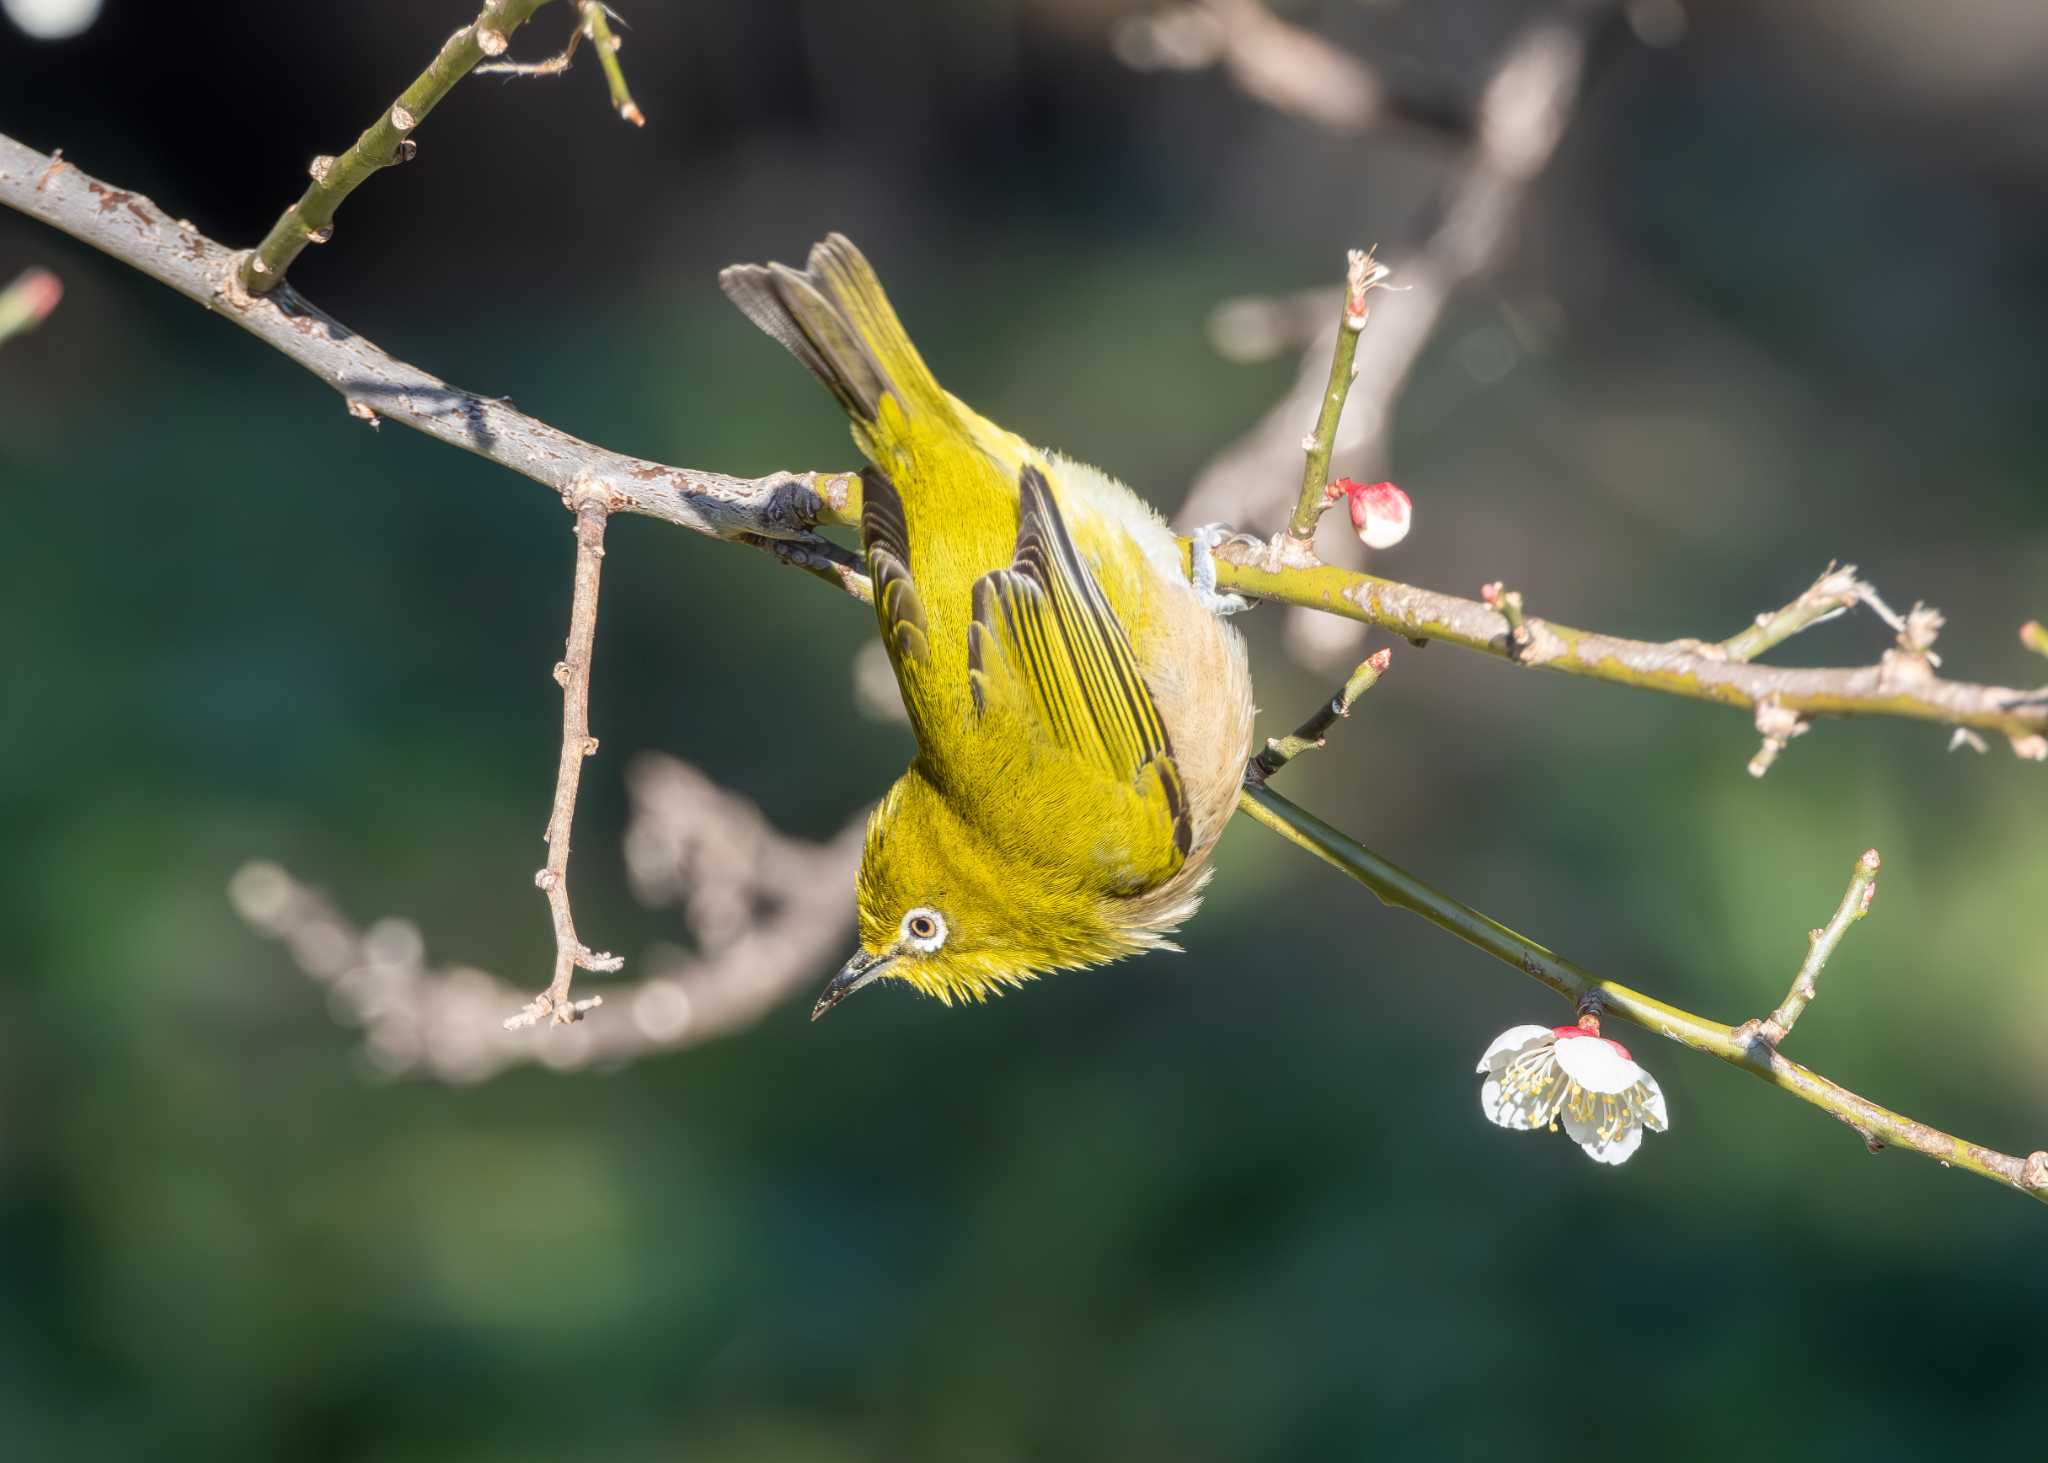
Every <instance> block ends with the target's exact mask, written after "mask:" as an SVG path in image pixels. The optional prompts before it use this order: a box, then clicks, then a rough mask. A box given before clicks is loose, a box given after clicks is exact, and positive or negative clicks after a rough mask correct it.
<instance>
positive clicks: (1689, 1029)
mask: <svg viewBox="0 0 2048 1463" xmlns="http://www.w3.org/2000/svg"><path fill="white" fill-rule="evenodd" d="M1238 807H1239V808H1240V809H1241V810H1242V811H1243V812H1245V813H1246V814H1248V815H1249V816H1251V817H1252V818H1253V819H1254V820H1256V821H1257V822H1260V823H1262V824H1264V825H1265V826H1266V827H1268V828H1270V829H1272V830H1273V831H1274V832H1275V833H1278V834H1279V835H1280V836H1281V837H1282V838H1285V839H1287V840H1288V841H1289V842H1290V843H1293V844H1295V845H1296V846H1298V847H1300V848H1304V849H1307V850H1308V851H1309V852H1310V853H1312V854H1314V855H1315V856H1316V857H1317V858H1320V859H1321V860H1323V861H1324V862H1325V863H1327V864H1329V865H1330V866H1331V867H1333V868H1336V869H1339V870H1341V871H1343V872H1344V873H1346V874H1349V875H1350V876H1351V877H1352V878H1354V879H1356V880H1357V881H1358V882H1359V883H1361V884H1363V885H1364V886H1365V887H1366V888H1368V889H1370V890H1372V892H1373V893H1374V894H1376V895H1378V896H1379V898H1380V901H1381V902H1382V903H1384V904H1388V905H1392V906H1394V907H1396V908H1399V909H1406V910H1408V911H1410V912H1411V913H1414V914H1419V915H1421V916H1422V917H1423V918H1424V919H1426V920H1428V921H1429V922H1430V923H1431V924H1433V925H1435V926H1436V927H1437V928H1438V929H1441V930H1443V931H1445V932H1446V933H1448V934H1452V935H1455V936H1457V937H1458V938H1459V939H1461V940H1463V941H1465V943H1467V944H1468V945H1472V946H1473V947H1475V948H1477V949H1479V950H1483V951H1485V952H1486V953H1487V954H1488V955H1491V956H1493V957H1494V958H1495V959H1496V960H1500V961H1503V962H1505V963H1506V964H1508V965H1511V966H1513V967H1514V968H1515V969H1517V970H1519V971H1521V972H1522V973H1523V974H1524V975H1527V976H1529V977H1530V978H1531V979H1533V980H1536V981H1540V982H1541V983H1542V984H1544V985H1547V986H1549V987H1550V988H1551V989H1552V990H1554V991H1556V992H1557V993H1558V994H1559V995H1561V996H1563V997H1565V998H1566V999H1567V1000H1570V1001H1573V1002H1574V1003H1578V1004H1579V1008H1580V1009H1585V1005H1584V1003H1585V1002H1586V1001H1587V1000H1588V999H1589V998H1597V999H1598V1001H1599V1009H1600V1010H1602V1011H1603V1012H1605V1013H1607V1014H1609V1015H1614V1016H1619V1017H1620V1018H1621V1019H1622V1020H1624V1021H1629V1022H1633V1023H1634V1024H1635V1025H1637V1026H1640V1027H1642V1028H1643V1029H1644V1030H1645V1031H1649V1032H1653V1033H1655V1034H1656V1035H1658V1036H1662V1037H1666V1038H1668V1039H1669V1040H1672V1041H1675V1042H1678V1043H1679V1044H1680V1045H1682V1046H1689V1047H1691V1048H1692V1049H1693V1050H1694V1051H1699V1052H1705V1053H1706V1054H1707V1055H1709V1056H1713V1057H1719V1058H1720V1059H1721V1060H1722V1061H1724V1062H1727V1063H1729V1064H1730V1065H1731V1066H1736V1067H1740V1068H1742V1069H1743V1070H1744V1071H1746V1072H1748V1073H1750V1074H1751V1075H1753V1076H1756V1077H1760V1078H1762V1079H1763V1080H1764V1081H1766V1082H1768V1083H1770V1084H1771V1085H1772V1086H1773V1087H1776V1088H1779V1089H1780V1090H1782V1091H1785V1092H1789V1093H1791V1094H1792V1095H1793V1096H1794V1097H1797V1098H1799V1099H1800V1100H1801V1101H1803V1102H1810V1103H1812V1104H1813V1105H1814V1106H1815V1107H1818V1108H1820V1109H1821V1110H1822V1111H1823V1112H1827V1113H1830V1114H1832V1115H1833V1116H1835V1117H1837V1118H1839V1119H1841V1121H1842V1122H1844V1123H1847V1124H1848V1125H1849V1126H1850V1127H1852V1128H1854V1129H1855V1130H1856V1131H1857V1132H1858V1133H1859V1134H1862V1135H1864V1136H1865V1138H1866V1141H1867V1140H1870V1139H1875V1140H1877V1141H1879V1142H1882V1143H1885V1144H1889V1145H1890V1146H1892V1147H1894V1148H1910V1149H1911V1150H1912V1151H1913V1152H1915V1153H1920V1154H1924V1155H1925V1156H1926V1157H1928V1158H1932V1159H1934V1160H1935V1161H1936V1162H1938V1163H1941V1164H1943V1165H1945V1166H1949V1167H1954V1168H1960V1169H1964V1170H1967V1171H1968V1172H1970V1173H1974V1174H1978V1175H1980V1176H1982V1177H1984V1178H1988V1179H1991V1180H1993V1181H1994V1182H1997V1183H2001V1184H2005V1185H2007V1186H2008V1187H2010V1188H2014V1189H2017V1190H2019V1191H2020V1192H2021V1193H2023V1194H2028V1195H2031V1196H2032V1197H2033V1198H2034V1199H2036V1200H2038V1201H2040V1202H2042V1203H2044V1204H2048V1151H2042V1152H2036V1153H2032V1154H2029V1155H2028V1156H2026V1157H2025V1158H2021V1157H2017V1156H2015V1155H2013V1154H2010V1153H2001V1152H1999V1151H1998V1150H1996V1149H1993V1148H1986V1147H1983V1146H1982V1145H1980V1144H1976V1143H1971V1142H1968V1141H1966V1140H1965V1139H1962V1138H1958V1137H1956V1136H1955V1135H1953V1134H1951V1133H1945V1132H1942V1131H1941V1130H1940V1129H1939V1128H1934V1127H1930V1126H1929V1125H1928V1124H1926V1123H1922V1122H1919V1121H1917V1120H1916V1119H1913V1118H1909V1117H1906V1116H1905V1115H1903V1114H1901V1113H1896V1112H1893V1111H1891V1110H1890V1109H1889V1108H1884V1107H1880V1106H1878V1105H1877V1104H1876V1103H1874V1102H1872V1101H1871V1100H1870V1099H1869V1098H1867V1097H1863V1096H1861V1095H1859V1094H1857V1093H1854V1092H1851V1091H1850V1090H1849V1089H1848V1088H1846V1087H1843V1086H1841V1085H1840V1084H1839V1083H1836V1082H1832V1081H1830V1080H1829V1079H1828V1078H1826V1077H1823V1076H1821V1075H1820V1074H1819V1073H1817V1072H1814V1071H1812V1070H1810V1069H1808V1068H1806V1067H1803V1066H1801V1065H1800V1064H1799V1063H1797V1062H1794V1061H1789V1060H1787V1059H1786V1058H1785V1057H1783V1056H1781V1055H1780V1054H1779V1053H1778V1051H1777V1049H1776V1048H1775V1047H1773V1046H1771V1045H1770V1044H1769V1043H1767V1042H1758V1041H1753V1040H1749V1039H1747V1038H1745V1037H1744V1036H1743V1035H1741V1034H1740V1033H1739V1032H1738V1031H1737V1030H1736V1029H1735V1028H1731V1027H1727V1026H1723V1025H1722V1024H1721V1023H1719V1022H1718V1021H1710V1020H1708V1019H1707V1018H1706V1017H1704V1016H1695V1015H1694V1014H1693V1013H1692V1012H1690V1011H1685V1010H1681V1009H1680V1008H1678V1007H1676V1006H1671V1005H1667V1004H1665V1003H1664V1002H1662V1001H1659V1000H1657V999H1656V998H1655V997H1653V996H1647V995H1644V994H1643V993H1642V992H1641V991H1637V990H1631V989H1630V988H1629V987H1627V986H1625V985H1621V984H1619V983H1618V982H1615V981H1611V980H1602V979H1601V978H1600V977H1598V976H1596V975H1594V974H1593V973H1592V972H1590V971H1588V970H1586V969H1584V968H1582V967H1580V966H1578V965H1574V964H1573V963H1572V962H1571V961H1569V960H1566V959H1565V958H1564V957H1562V956H1560V955H1556V954H1553V953H1552V952H1551V951H1549V950H1547V949H1545V948H1544V947H1543V946H1541V945H1539V944H1537V943H1536V942H1535V941H1534V940H1531V939H1528V938H1526V937H1524V936H1522V935H1518V934H1516V933H1515V932H1514V931H1513V930H1511V929H1509V928H1508V927H1507V926H1505V925H1503V924H1501V923H1500V922H1499V921H1497V920H1492V919H1489V918H1487V917H1486V916H1485V915H1483V914H1481V913H1480V912H1479V911H1478V910H1476V909H1473V908H1472V907H1471V906H1470V905H1467V904H1462V903H1460V902H1459V901H1458V900H1456V899H1453V898H1451V896H1450V895H1448V894H1446V893H1444V892H1443V891H1442V890H1440V889H1436V888H1433V887H1431V886H1430V885H1428V884H1425V883H1424V882H1423V881H1422V880H1420V879H1418V878H1416V877H1415V876H1414V875H1413V874H1410V873H1408V872H1407V871H1405V870H1403V869H1400V868H1397V867H1396V866H1395V865H1393V864H1391V863H1389V862H1388V861H1387V860H1386V859H1384V858H1381V857H1380V856H1379V855H1378V854H1376V853H1374V852H1372V850H1370V849H1368V848H1366V847H1364V846H1363V845H1362V844H1360V843H1359V842H1357V840H1355V839H1353V838H1350V837H1348V836H1347V835H1345V834H1343V833H1341V832H1339V831H1338V830H1337V829H1335V828H1333V827H1331V826H1330V825H1329V824H1328V823H1325V822H1324V821H1323V820H1322V819H1320V818H1318V817H1316V816H1315V815H1314V814H1313V813H1310V812H1308V811H1307V810H1305V809H1303V808H1301V807H1298V806H1296V805H1295V804H1294V803H1292V802H1290V801H1288V800H1287V799H1286V798H1284V797H1282V796H1280V794H1278V793H1276V792H1274V791H1273V790H1272V789H1271V788H1270V787H1265V786H1258V785H1249V784H1248V785H1247V786H1246V787H1245V788H1244V789H1243V790H1242V791H1241V792H1240V793H1239V794H1238Z"/></svg>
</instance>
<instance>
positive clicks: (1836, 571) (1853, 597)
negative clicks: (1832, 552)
mask: <svg viewBox="0 0 2048 1463" xmlns="http://www.w3.org/2000/svg"><path fill="white" fill-rule="evenodd" d="M1859 604H1864V605H1869V606H1870V608H1871V610H1872V611H1873V612H1874V613H1875V614H1876V615H1877V617H1878V618H1879V619H1881V620H1883V621H1884V622H1885V623H1886V624H1887V625H1890V626H1891V627H1892V628H1893V629H1894V630H1903V629H1904V628H1905V621H1904V620H1902V619H1901V618H1900V617H1899V616H1898V615H1896V614H1894V613H1893V612H1892V609H1891V607H1890V606H1889V605H1887V604H1886V603H1885V602H1884V601H1883V600H1882V599H1880V598H1878V594H1877V591H1876V590H1875V589H1873V588H1872V587H1871V586H1870V585H1868V584H1866V583H1864V582H1863V581H1862V580H1861V579H1859V578H1857V577H1856V566H1855V565H1854V564H1843V565H1840V566H1839V567H1838V566H1836V565H1834V564H1830V565H1828V567H1827V568H1826V569H1825V570H1823V571H1822V572H1821V576H1820V578H1818V579H1816V580H1814V581H1813V583H1812V584H1811V585H1809V586H1808V587H1807V589H1806V590H1805V592H1804V593H1802V594H1801V595H1800V596H1799V598H1797V599H1795V600H1793V601H1792V603H1790V604H1788V605H1786V606H1785V607H1784V608H1783V609H1781V610H1773V611H1771V612H1770V613H1768V614H1761V615H1758V616H1757V617H1756V622H1755V623H1754V624H1752V625H1751V626H1750V627H1749V628H1748V629H1746V630H1742V631H1739V632H1738V633H1736V634H1734V635H1730V636H1729V637H1728V638H1727V639H1726V640H1723V641H1720V642H1718V643H1717V644H1714V645H1701V646H1700V651H1701V653H1702V654H1705V655H1709V656H1718V657H1719V658H1721V659H1723V660H1755V659H1756V658H1757V657H1758V656H1759V655H1762V654H1763V653H1764V652H1765V651H1767V650H1771V649H1773V648H1775V647H1776V646H1779V645H1782V644H1784V642H1785V641H1787V640H1790V639H1791V638H1792V637H1793V636H1794V635H1797V634H1798V633H1799V632H1800V631H1802V630H1806V629H1810V628H1811V627H1812V626H1815V625H1823V624H1826V623H1827V622H1828V621H1829V620H1832V619H1835V618H1837V617H1838V616H1840V615H1843V614H1846V613H1848V611H1850V610H1852V609H1854V608H1855V607H1856V606H1857V605H1859Z"/></svg>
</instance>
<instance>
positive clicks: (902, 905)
mask: <svg viewBox="0 0 2048 1463" xmlns="http://www.w3.org/2000/svg"><path fill="white" fill-rule="evenodd" d="M858 902H859V907H860V949H858V950H856V951H855V952H854V954H853V958H852V959H850V960H848V961H847V962H846V964H845V966H844V967H843V968H842V969H841V970H840V972H839V974H837V975H835V976H834V977H832V980H831V981H830V983H829V984H827V985H826V987H825V989H824V992H823V994H821V995H820V996H819V997H818V1004H817V1005H816V1006H815V1007H813V1008H812V1011H811V1019H812V1020H816V1019H817V1018H818V1017H820V1016H822V1015H824V1014H825V1013H826V1012H827V1011H829V1010H831V1009H832V1008H833V1007H834V1006H836V1005H838V1004H839V1002H841V1001H842V1000H844V999H845V998H846V997H848V996H850V995H852V994H853V993H854V992H855V991H857V990H859V989H860V988H861V987H863V986H866V985H871V984H873V983H874V982H876V981H879V980H900V981H903V982H904V983H906V984H908V985H910V986H913V987H915V988H916V989H917V990H919V991H922V992H923V993H924V994H926V995H928V996H936V997H938V999H939V1000H941V1001H943V1002H945V1003H946V1004H947V1005H949V1006H950V1005H951V1004H952V1003H953V1002H954V1001H955V1000H961V1001H970V1000H971V1001H984V1000H987V999H988V998H989V997H990V996H999V995H1001V994H1002V993H1003V992H1004V991H1005V990H1007V989H1009V988H1010V987H1013V986H1019V985H1022V984H1023V983H1024V982H1025V981H1027V980H1030V979H1032V978H1033V977H1035V976H1037V975H1038V974H1040V973H1041V972H1045V971H1052V970H1071V969H1075V968H1077V967H1080V966H1084V965H1098V964H1102V963H1104V962H1106V961H1110V960H1115V959H1117V958H1118V957H1120V956H1123V955H1127V954H1130V953H1131V952H1132V951H1133V950H1134V949H1136V948H1139V946H1138V945H1137V944H1136V943H1134V942H1133V941H1132V940H1130V939H1129V938H1127V937H1125V936H1123V935H1121V934H1120V933H1119V932H1117V931H1116V930H1114V929H1113V928H1112V927H1111V926H1110V925H1109V924H1108V923H1106V922H1105V920H1104V918H1103V914H1102V911H1101V906H1100V901H1099V898H1098V896H1097V894H1096V893H1095V892H1093V891H1091V890H1089V889H1088V888H1086V887H1085V886H1084V885H1083V884H1082V883H1081V882H1080V881H1078V880H1076V879H1074V878H1071V877H1065V876H1062V875H1060V874H1059V873H1057V872H1056V871H1052V870H1048V869H1046V868H1044V867H1042V866H1038V865H1033V864H1030V863H1026V862H1023V861H1020V860H1018V859H1016V858H1015V857H1014V856H1012V855H1010V854H1009V853H1007V852H1006V850H1005V849H1004V848H1003V847H1002V846H1001V845H1000V843H999V842H998V841H997V840H995V839H992V838H990V837H989V836H987V835H986V834H984V833H983V832H981V830H980V829H979V828H977V827H976V826H974V825H973V824H972V823H970V822H968V821H967V820H966V819H965V818H964V817H963V816H962V814H961V813H960V811H958V810H957V809H956V808H955V806H954V805H953V803H952V802H951V801H949V800H948V798H947V797H946V796H945V794H944V793H943V792H942V791H941V790H940V789H939V788H937V787H935V786H934V785H933V783H932V782H931V781H930V779H929V778H928V776H927V775H926V774H925V773H924V772H923V770H922V769H921V768H920V767H916V766H914V767H912V769H911V770H910V771H909V772H907V773H905V774H904V775H903V777H902V778H901V779H900V780H899V781H898V782H897V784H896V785H895V786H894V787H893V788H891V789H890V790H889V795H888V796H887V797H886V798H884V799H883V800H882V803H881V805H880V806H879V807H877V808H876V809H875V811H874V814H873V816H872V817H870V818H869V820H868V836H867V848H866V850H865V851H864V853H863V854H862V856H861V867H860V882H859V886H858Z"/></svg>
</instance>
